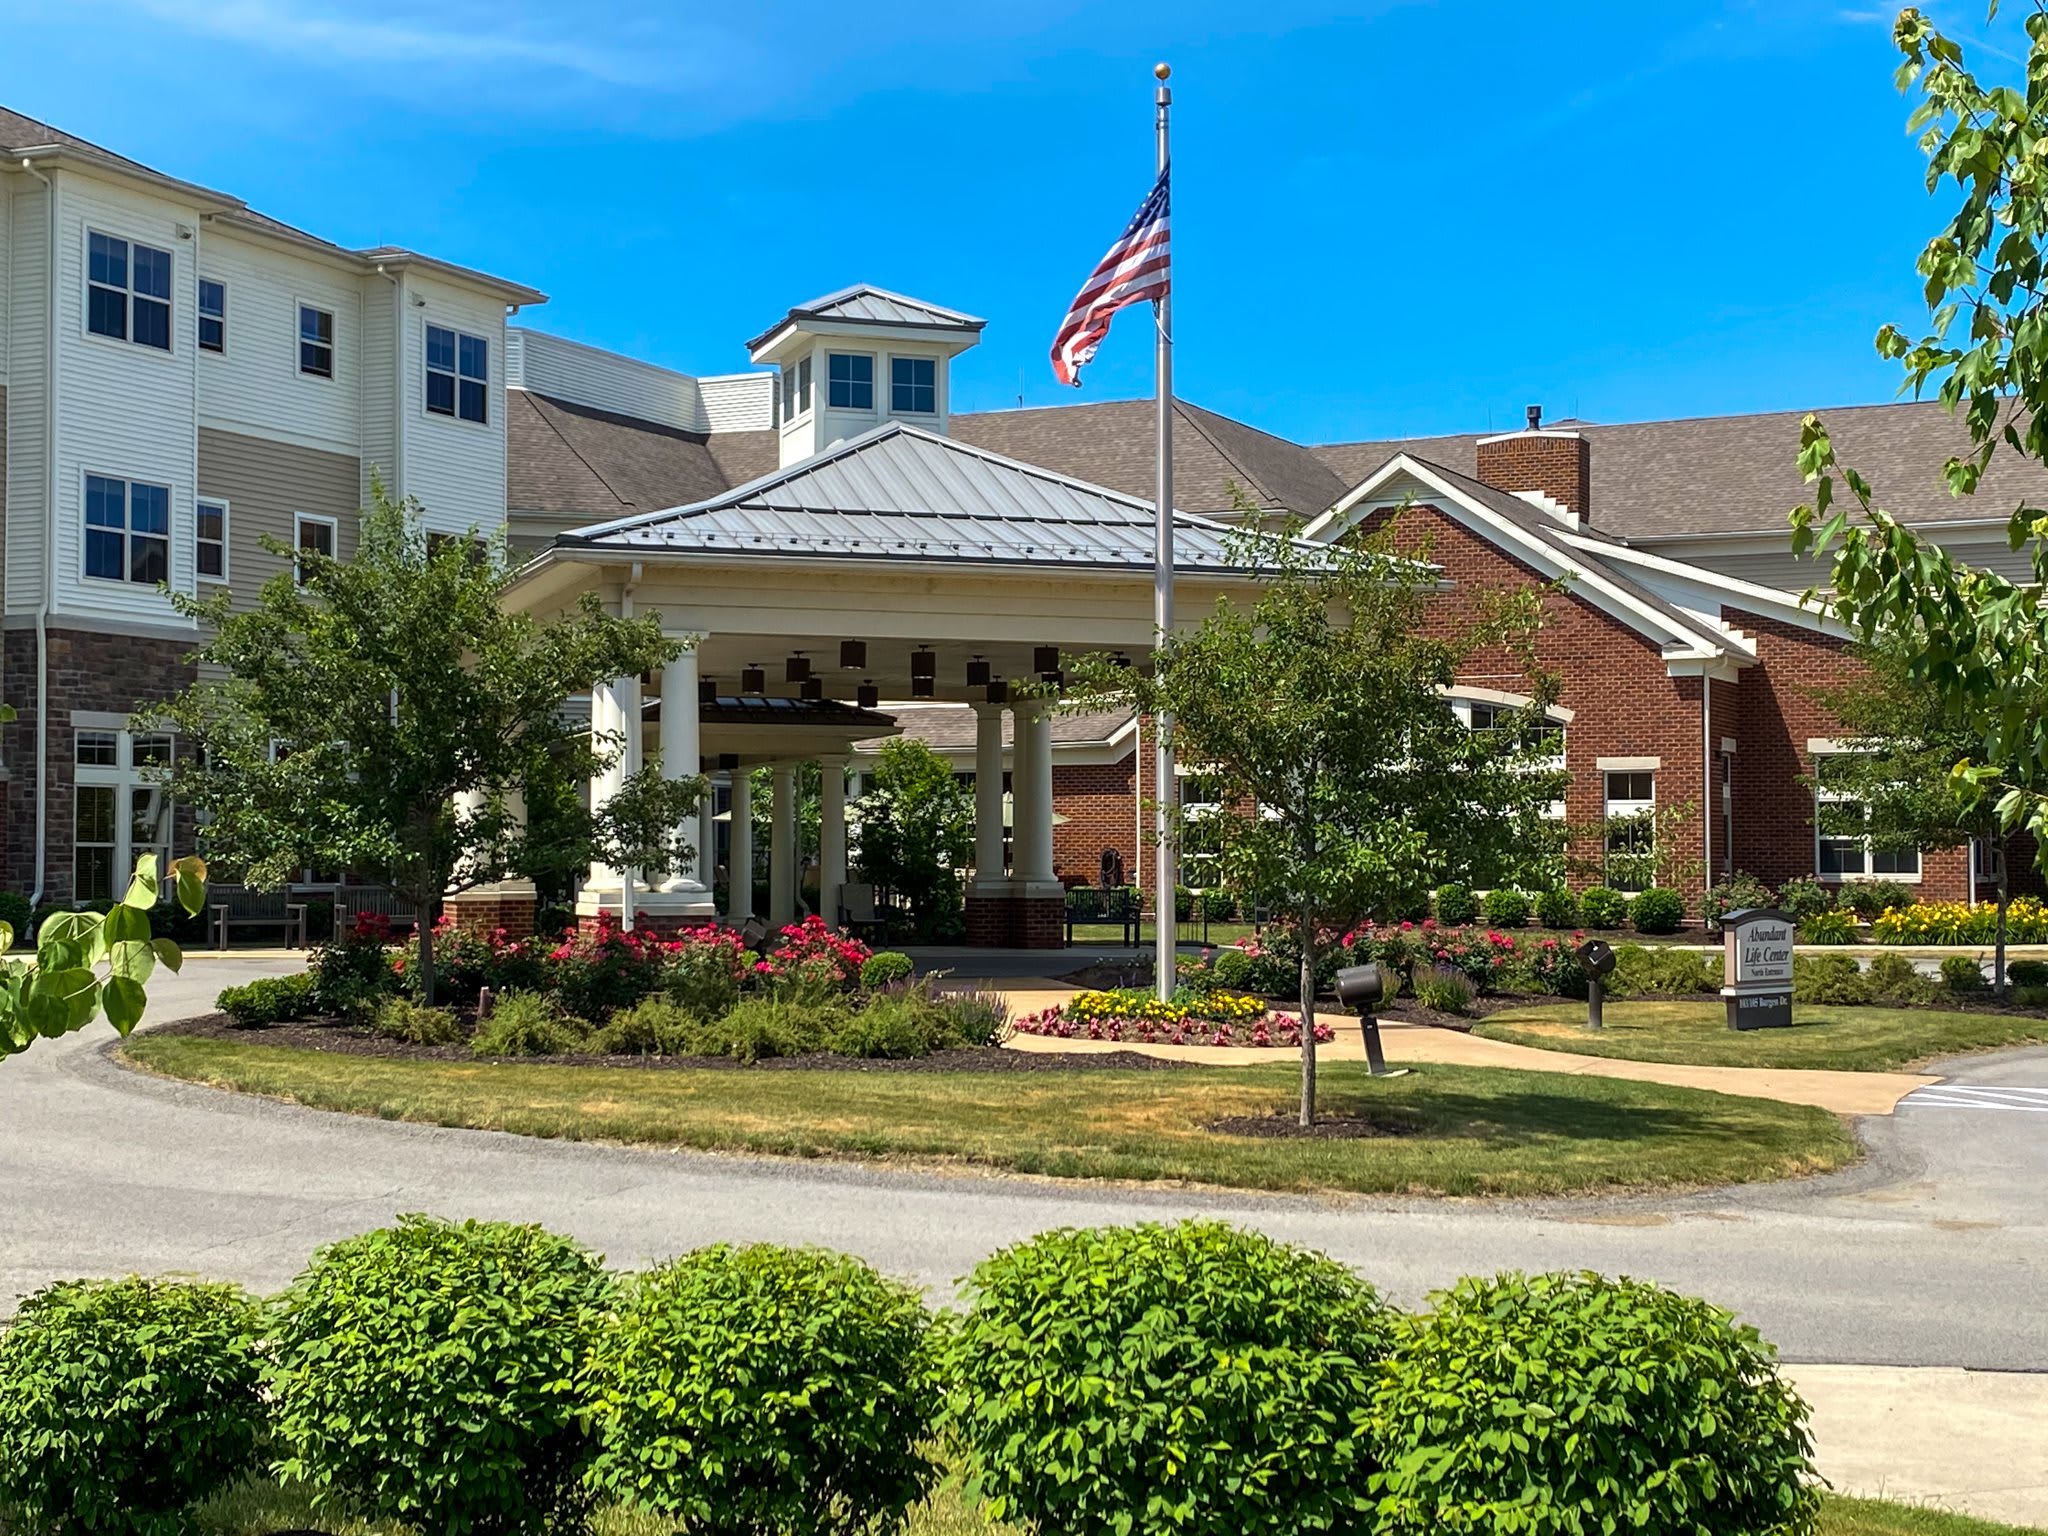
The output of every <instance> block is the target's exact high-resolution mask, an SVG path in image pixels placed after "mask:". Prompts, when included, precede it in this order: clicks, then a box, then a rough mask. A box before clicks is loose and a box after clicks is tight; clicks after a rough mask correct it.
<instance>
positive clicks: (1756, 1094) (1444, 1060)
mask: <svg viewBox="0 0 2048 1536" xmlns="http://www.w3.org/2000/svg"><path fill="white" fill-rule="evenodd" d="M986 985H987V986H989V987H990V988H991V989H992V990H995V991H999V992H1001V993H1002V994H1003V995H1004V996H1005V997H1006V998H1008V999H1009V1001H1010V1008H1011V1011H1012V1012H1013V1013H1014V1014H1018V1015H1021V1014H1026V1013H1037V1012H1040V1011H1042V1010H1044V1009H1046V1008H1050V1007H1052V1006H1053V1005H1054V1004H1057V1003H1063V1002H1065V1001H1066V1000H1067V999H1068V998H1070V997H1072V996H1073V995H1074V993H1075V991H1076V990H1077V989H1076V988H1074V987H1070V986H1065V985H1062V984H1061V983H1059V982H1057V981H1052V980H1049V979H1047V978H1044V977H1037V978H1030V979H1022V980H1020V979H1002V978H991V979H990V980H988V981H987V982H986ZM1316 1018H1317V1020H1318V1021H1319V1022H1323V1023H1327V1024H1329V1025H1330V1026H1331V1027H1332V1028H1333V1029H1335V1030H1336V1032H1337V1037H1336V1038H1335V1039H1334V1040H1330V1041H1326V1042H1324V1043H1323V1044H1322V1045H1320V1046H1318V1047H1317V1055H1318V1056H1319V1057H1320V1058H1321V1059H1322V1060H1325V1061H1363V1060H1364V1059H1365V1041H1364V1038H1363V1036H1362V1035H1361V1033H1360V1031H1359V1028H1358V1020H1357V1018H1356V1016H1354V1015H1352V1014H1346V1013H1335V1012H1331V1013H1324V1012H1320V1011H1319V1012H1318V1013H1317V1014H1316ZM1380 1038H1381V1041H1382V1042H1383V1044H1384V1045H1385V1047H1386V1054H1387V1060H1389V1061H1391V1062H1410V1063H1420V1062H1432V1063H1436V1064H1438V1065H1442V1066H1459V1067H1509V1068H1513V1069H1515V1070H1518V1071H1523V1072H1562V1073H1566V1074H1580V1073H1584V1074H1587V1075H1590V1076H1594V1077H1620V1078H1627V1079H1629V1080H1631V1081H1633V1082H1639V1083H1668V1084H1670V1085H1672V1086H1673V1087H1677V1088H1705V1089H1708V1090H1710V1091H1712V1092H1715V1093H1732V1094H1736V1095H1739V1096H1741V1097H1743V1098H1752V1099H1778V1100H1780V1101H1782V1102H1784V1103H1787V1104H1813V1105H1817V1106H1819V1107H1820V1108H1822V1109H1826V1110H1831V1111H1833V1112H1834V1113H1835V1114H1838V1115H1888V1114H1890V1113H1891V1112H1892V1111H1893V1110H1894V1109H1895V1108H1897V1107H1898V1102H1899V1100H1901V1099H1903V1098H1904V1097H1905V1096H1906V1095H1907V1094H1909V1093H1911V1092H1913V1090H1914V1089H1916V1088H1925V1087H1927V1086H1928V1085H1929V1084H1930V1083H1936V1082H1939V1081H1940V1079H1939V1078H1935V1077H1928V1076H1925V1075H1923V1074H1921V1073H1917V1072H1818V1071H1805V1070H1794V1069H1788V1068H1777V1067H1692V1066H1684V1065H1679V1064H1675V1063H1669V1062H1656V1061H1624V1060H1621V1059H1619V1058H1617V1057H1610V1056H1580V1055H1575V1054H1573V1053H1572V1052H1569V1051H1544V1050H1538V1049H1537V1048H1536V1047H1534V1046H1530V1045H1513V1044H1510V1043H1509V1042H1507V1041H1505V1040H1487V1039H1483V1038H1481V1037H1480V1036H1478V1035H1468V1034H1464V1033H1461V1032H1460V1031H1458V1030H1454V1029H1435V1028H1432V1027H1431V1026H1429V1025H1426V1024H1403V1023H1397V1022H1395V1021H1392V1020H1382V1021H1381V1024H1380ZM1010 1044H1011V1046H1012V1047H1013V1048H1015V1049H1017V1050H1023V1051H1084V1052H1093V1051H1140V1052H1143V1053H1144V1054H1145V1055H1148V1056H1158V1057H1162V1058H1164V1059H1166V1060H1168V1061H1190V1062H1199V1063H1202V1064H1203V1065H1206V1066H1212V1067H1244V1066H1256V1065H1258V1064H1260V1063H1262V1062H1274V1061H1287V1060H1292V1059H1293V1057H1294V1054H1295V1053H1294V1052H1293V1051H1291V1050H1281V1049H1276V1048H1273V1047H1259V1046H1211V1045H1130V1044H1116V1043H1112V1042H1109V1041H1099V1040H1057V1039H1052V1038H1049V1037H1047V1036H1044V1035H1022V1034H1020V1035H1016V1036H1014V1037H1013V1038H1012V1039H1011V1041H1010Z"/></svg>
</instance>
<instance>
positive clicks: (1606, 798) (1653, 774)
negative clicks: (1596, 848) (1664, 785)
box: [1599, 757, 1659, 889]
mask: <svg viewBox="0 0 2048 1536" xmlns="http://www.w3.org/2000/svg"><path fill="white" fill-rule="evenodd" d="M1646 761H1647V762H1648V763H1651V764H1655V763H1656V762H1657V761H1658V760H1657V759H1655V758H1651V759H1644V758H1639V757H1603V758H1601V759H1600V768H1599V773H1600V810H1601V821H1600V826H1601V833H1600V878H1601V879H1602V880H1605V879H1607V878H1608V875H1607V861H1608V858H1609V856H1610V855H1611V854H1612V853H1613V851H1614V850H1613V848H1612V846H1611V845H1610V843H1609V841H1608V839H1609V838H1610V837H1611V836H1612V833H1611V832H1609V831H1608V830H1607V829H1608V828H1609V826H1610V825H1611V824H1612V823H1613V821H1614V820H1615V819H1616V818H1617V817H1627V816H1641V815H1644V814H1645V813H1647V814H1648V815H1649V817H1650V839H1651V843H1652V845H1653V846H1654V845H1655V842H1656V837H1657V777H1658V772H1659V770H1658V769H1657V768H1656V767H1655V766H1649V767H1645V766H1639V765H1641V764H1643V763H1645V762H1646ZM1611 763H1622V764H1628V765H1629V766H1626V767H1609V766H1608V765H1609V764H1611ZM1611 773H1647V774H1649V775H1650V798H1649V799H1647V800H1617V799H1615V798H1614V797H1613V795H1612V794H1611V793H1610V792H1609V788H1608V783H1607V776H1608V775H1609V774H1611ZM1656 883H1657V881H1656V873H1655V871H1652V872H1651V877H1650V880H1649V884H1650V885H1655V884H1656ZM1645 888H1646V889H1647V887H1645Z"/></svg>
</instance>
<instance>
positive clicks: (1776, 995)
mask: <svg viewBox="0 0 2048 1536" xmlns="http://www.w3.org/2000/svg"><path fill="white" fill-rule="evenodd" d="M1798 928H1799V924H1798V922H1797V920H1796V919H1794V918H1793V916H1792V915H1791V914H1790V913H1789V912H1780V911H1779V910H1778V909H1777V908H1776V907H1746V908H1744V909H1743V910H1741V911H1739V912H1730V913H1729V914H1728V915H1727V916H1726V917H1724V918H1722V919H1721V943H1722V953H1723V956H1724V965H1725V968H1724V970H1723V973H1722V982H1723V985H1722V987H1721V996H1722V997H1723V998H1724V999H1725V1000H1726V1001H1727V1004H1728V1027H1729V1028H1730V1029H1784V1028H1786V1027H1787V1026H1788V1025H1790V1024H1791V1022H1792V952H1793V947H1794V943H1793V940H1794V935H1795V934H1796V933H1797V932H1798Z"/></svg>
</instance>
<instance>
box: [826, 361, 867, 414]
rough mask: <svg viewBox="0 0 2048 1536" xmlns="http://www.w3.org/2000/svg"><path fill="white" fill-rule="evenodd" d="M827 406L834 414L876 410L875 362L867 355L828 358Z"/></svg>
mask: <svg viewBox="0 0 2048 1536" xmlns="http://www.w3.org/2000/svg"><path fill="white" fill-rule="evenodd" d="M825 403H826V404H827V405H829V406H831V407H832V409H833V410H835V411H872V410H873V409H874V408H875V360H874V358H873V357H871V356H869V355H868V354H867V353H865V352H828V353H826V354H825Z"/></svg>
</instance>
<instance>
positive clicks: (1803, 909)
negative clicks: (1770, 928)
mask: <svg viewBox="0 0 2048 1536" xmlns="http://www.w3.org/2000/svg"><path fill="white" fill-rule="evenodd" d="M1834 908H1835V893H1834V892H1833V891H1831V890H1830V889H1828V887H1826V886H1825V885H1822V884H1821V883H1820V882H1819V881H1818V880H1814V879H1811V878H1804V879H1799V880H1787V881H1786V882H1785V883H1784V884H1783V885H1781V886H1779V887H1778V910H1779V911H1780V912H1783V913H1784V914H1785V915H1786V916H1787V917H1789V918H1791V919H1792V920H1793V921H1794V922H1800V923H1803V922H1805V921H1806V920H1807V919H1808V918H1809V917H1813V916H1815V915H1816V914H1818V913H1821V912H1832V911H1833V910H1834Z"/></svg>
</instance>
